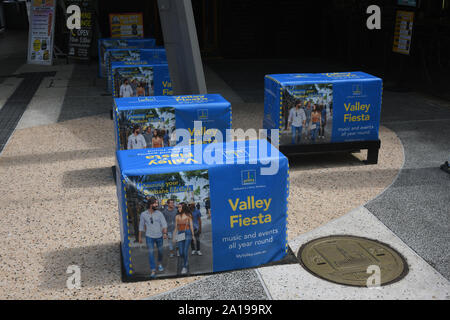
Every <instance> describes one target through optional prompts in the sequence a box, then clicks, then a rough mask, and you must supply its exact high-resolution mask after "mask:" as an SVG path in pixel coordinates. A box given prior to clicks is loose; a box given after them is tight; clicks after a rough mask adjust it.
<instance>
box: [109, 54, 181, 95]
mask: <svg viewBox="0 0 450 320" xmlns="http://www.w3.org/2000/svg"><path fill="white" fill-rule="evenodd" d="M111 73H112V77H113V79H112V81H113V91H112V95H113V97H115V98H127V97H136V96H171V95H172V94H173V90H172V82H171V81H170V75H169V67H168V65H167V63H166V62H154V63H152V62H148V63H147V62H142V61H141V62H113V63H112V64H111Z"/></svg>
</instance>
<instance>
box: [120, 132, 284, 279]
mask: <svg viewBox="0 0 450 320" xmlns="http://www.w3.org/2000/svg"><path fill="white" fill-rule="evenodd" d="M197 148H200V153H199V152H196V149H197ZM260 150H264V152H261V151H260ZM212 155H214V158H215V160H214V161H213V162H206V161H205V159H207V158H208V157H211V156H212ZM199 157H200V158H199ZM202 158H203V161H202ZM116 168H117V172H116V177H117V183H116V184H117V196H118V199H119V220H120V235H121V250H122V259H123V261H122V262H123V270H124V274H125V279H126V280H128V279H129V280H132V278H133V277H137V278H138V279H139V278H148V277H151V278H153V277H156V278H163V277H171V276H179V275H189V274H190V275H194V274H202V273H210V272H218V271H226V270H233V269H242V268H250V267H255V266H259V265H262V264H266V263H269V262H273V261H278V260H280V259H282V258H283V257H285V256H286V254H287V250H288V248H287V239H286V236H287V232H286V228H287V197H288V192H289V185H288V181H289V180H288V160H287V158H286V157H285V156H284V155H283V154H281V153H280V152H279V151H278V150H277V149H276V148H275V147H273V146H272V145H271V144H270V143H268V142H267V140H247V141H242V142H232V143H213V144H208V145H191V146H189V147H188V148H187V149H182V148H178V147H169V148H157V149H144V150H121V151H117V166H116ZM269 168H272V169H273V170H269V171H270V174H268V173H269V172H264V169H269ZM184 204H185V205H184ZM178 208H180V209H178ZM177 212H178V213H180V215H179V216H178V218H176V216H177ZM181 213H183V214H184V215H181ZM187 215H189V218H187ZM191 222H192V225H191ZM166 232H167V237H166V235H165V234H166ZM183 233H184V235H182V236H181V237H180V236H178V234H183ZM194 238H195V241H194ZM174 240H175V241H174ZM192 242H194V245H195V246H193V247H191V246H192ZM197 245H200V247H197ZM176 248H178V249H176ZM176 250H178V251H179V253H180V257H177V256H176V254H175V251H176ZM191 250H194V251H195V252H194V253H193V254H191ZM198 251H200V252H201V255H200V254H199V253H198ZM171 254H173V255H174V256H170V255H171ZM152 273H153V274H152Z"/></svg>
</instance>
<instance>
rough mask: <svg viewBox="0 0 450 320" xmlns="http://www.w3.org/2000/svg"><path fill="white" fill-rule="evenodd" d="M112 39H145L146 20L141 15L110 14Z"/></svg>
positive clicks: (140, 13)
mask: <svg viewBox="0 0 450 320" xmlns="http://www.w3.org/2000/svg"><path fill="white" fill-rule="evenodd" d="M109 26H110V32H111V38H143V37H144V18H143V16H142V12H139V13H110V14H109Z"/></svg>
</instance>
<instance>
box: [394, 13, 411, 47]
mask: <svg viewBox="0 0 450 320" xmlns="http://www.w3.org/2000/svg"><path fill="white" fill-rule="evenodd" d="M413 23H414V12H411V11H402V10H399V11H397V18H396V20H395V30H394V45H393V48H392V50H393V51H394V52H397V53H401V54H406V55H409V51H410V49H411V39H412V31H413Z"/></svg>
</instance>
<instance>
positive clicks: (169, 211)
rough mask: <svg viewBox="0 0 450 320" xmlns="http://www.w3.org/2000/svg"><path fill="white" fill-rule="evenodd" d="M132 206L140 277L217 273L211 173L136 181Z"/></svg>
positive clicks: (130, 190)
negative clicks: (213, 238) (214, 261)
mask: <svg viewBox="0 0 450 320" xmlns="http://www.w3.org/2000/svg"><path fill="white" fill-rule="evenodd" d="M127 202H128V208H129V215H128V216H129V221H128V223H129V226H130V235H131V236H130V240H129V241H130V243H129V245H130V248H131V259H132V264H133V270H134V274H135V275H137V276H145V277H149V278H150V279H155V278H164V277H171V276H180V275H193V274H200V273H207V272H212V230H211V220H210V215H211V210H210V207H209V178H208V171H207V170H195V171H184V172H179V173H170V174H160V175H151V176H136V177H131V178H130V180H129V181H128V187H127Z"/></svg>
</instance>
